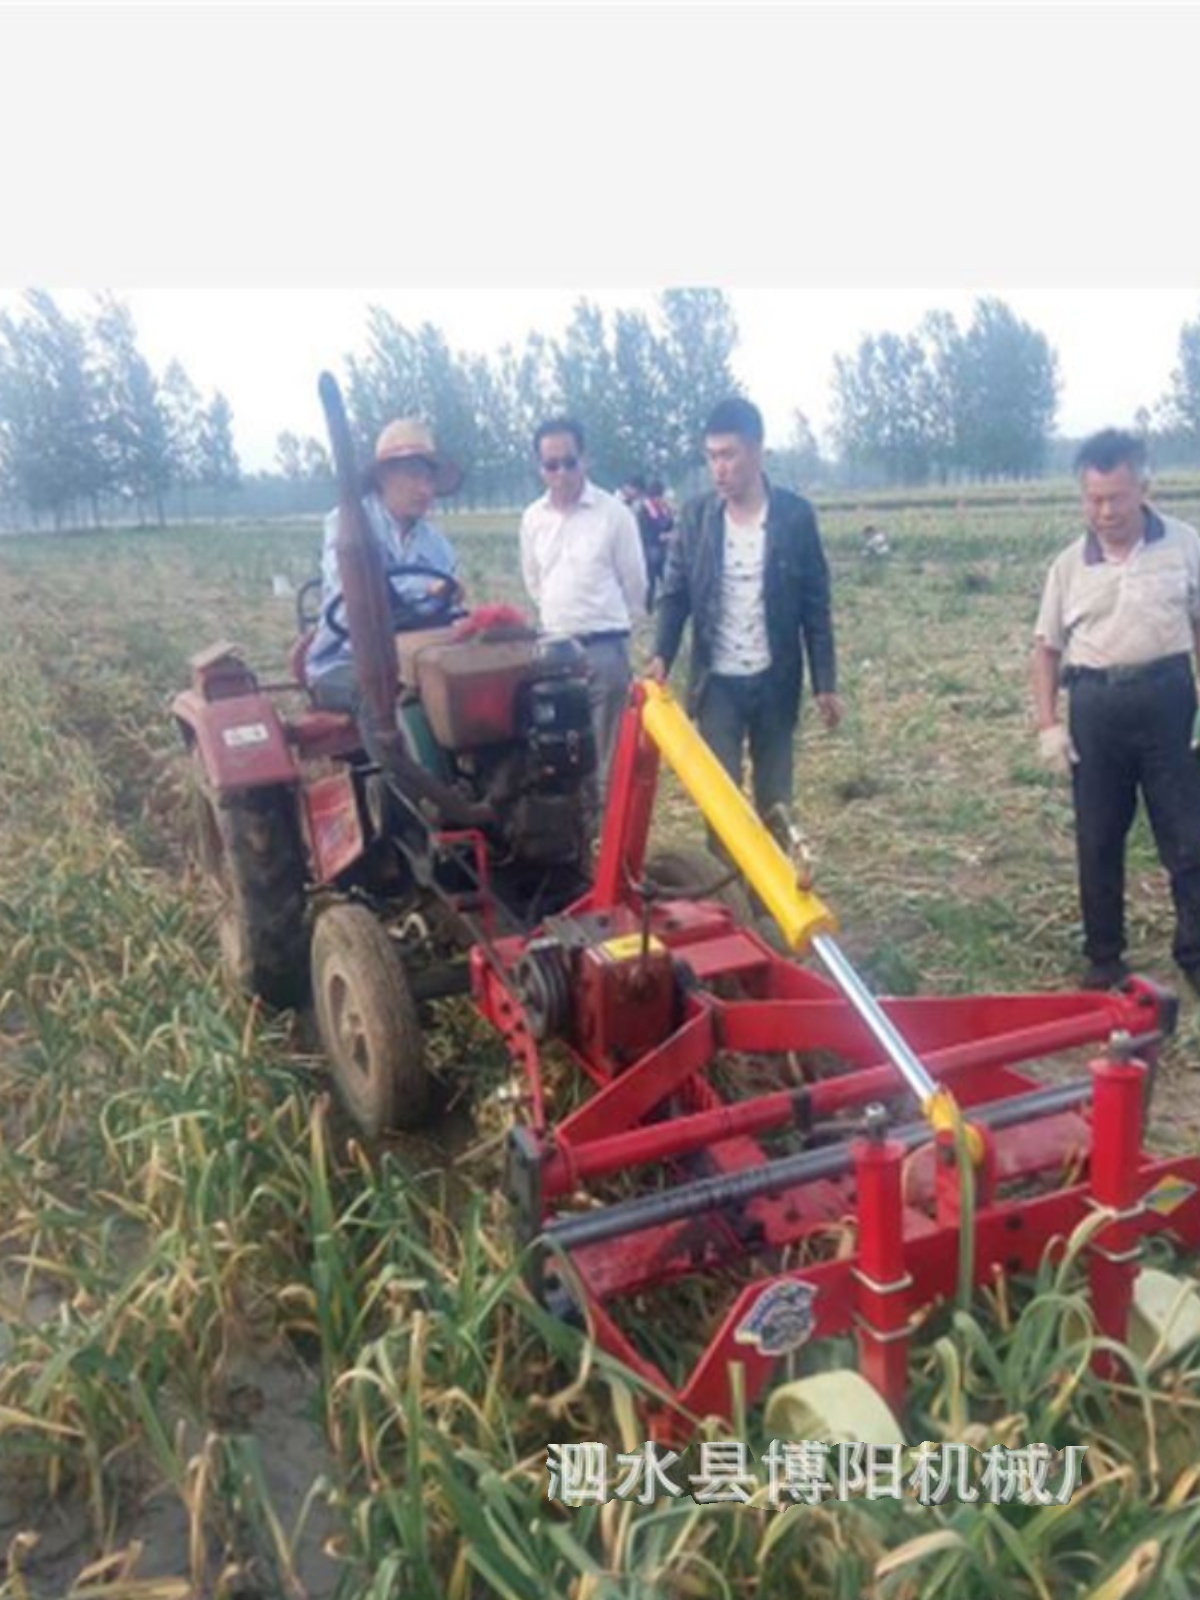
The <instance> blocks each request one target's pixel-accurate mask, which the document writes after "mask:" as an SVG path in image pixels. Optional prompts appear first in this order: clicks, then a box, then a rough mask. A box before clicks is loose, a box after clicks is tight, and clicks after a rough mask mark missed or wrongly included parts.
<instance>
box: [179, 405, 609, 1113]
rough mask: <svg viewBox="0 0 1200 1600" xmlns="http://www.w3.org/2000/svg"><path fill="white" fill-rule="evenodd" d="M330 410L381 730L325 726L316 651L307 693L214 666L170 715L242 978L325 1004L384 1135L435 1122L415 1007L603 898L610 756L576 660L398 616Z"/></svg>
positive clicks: (239, 669) (350, 1074) (567, 649)
mask: <svg viewBox="0 0 1200 1600" xmlns="http://www.w3.org/2000/svg"><path fill="white" fill-rule="evenodd" d="M321 392H322V399H323V402H324V404H325V406H326V411H327V417H328V421H329V426H330V432H331V436H332V438H333V441H334V447H335V457H336V460H337V463H338V472H339V488H340V496H339V518H340V520H339V534H338V540H339V546H338V553H339V564H340V567H341V571H342V577H343V586H344V609H343V606H342V604H341V603H339V605H338V612H339V615H338V617H337V618H331V619H330V620H331V622H332V623H333V625H334V626H341V627H344V628H346V630H347V631H348V632H349V635H350V638H351V640H352V642H353V655H354V660H355V664H356V668H357V672H358V678H359V683H360V686H361V689H362V703H363V711H362V714H361V715H360V716H359V717H358V718H355V717H352V716H350V715H345V714H341V713H335V712H330V711H321V710H317V709H314V707H313V705H312V703H311V700H309V699H308V697H307V695H306V693H305V683H304V670H303V666H304V654H305V645H306V643H307V638H306V636H305V634H304V633H303V632H302V634H301V637H300V639H299V640H298V642H297V648H296V649H295V650H294V651H293V668H294V671H295V682H294V683H292V684H284V685H263V684H262V683H260V682H259V680H258V679H257V677H256V675H255V674H254V672H253V671H251V669H250V667H249V666H248V665H247V664H246V662H245V661H244V660H243V659H242V658H241V656H240V655H239V653H238V652H237V650H236V649H235V648H234V647H233V646H231V645H228V644H217V645H214V646H213V647H212V648H210V649H209V650H206V651H205V652H204V653H203V654H201V655H199V656H197V657H196V658H195V659H194V660H193V662H192V682H191V687H190V688H188V689H187V690H185V691H184V692H182V693H181V694H179V695H178V696H177V697H176V699H175V701H174V704H173V712H174V716H175V718H176V721H177V723H178V725H179V728H180V731H181V734H182V737H183V740H184V743H185V745H186V747H187V749H188V750H189V752H190V754H191V758H192V764H193V773H194V778H195V804H196V811H197V832H198V842H199V852H198V853H199V857H200V862H201V865H202V867H203V868H204V869H205V870H206V872H207V873H208V875H209V877H210V878H211V880H212V881H213V883H214V885H215V887H216V890H217V893H218V896H219V902H220V934H221V944H222V950H223V955H224V959H225V964H226V966H227V968H228V970H229V972H230V974H231V975H232V977H233V978H234V980H235V981H236V982H237V983H238V984H239V985H240V986H241V987H243V988H244V989H246V990H247V991H249V992H251V993H253V994H257V995H259V996H260V997H261V998H262V999H263V1000H265V1001H266V1002H268V1003H269V1004H271V1005H273V1006H292V1005H300V1004H302V1003H303V1002H305V1001H306V1000H307V999H308V997H309V995H310V994H311V997H312V1000H313V1004H314V1009H315V1014H316V1022H317V1027H318V1031H319V1034H320V1038H321V1043H322V1046H323V1048H324V1050H325V1052H326V1054H327V1056H328V1058H329V1061H330V1064H331V1066H332V1069H333V1074H334V1080H335V1083H336V1086H337V1088H338V1090H339V1092H340V1096H341V1098H342V1100H343V1101H344V1103H345V1105H346V1108H347V1109H348V1111H349V1112H350V1114H351V1116H352V1117H353V1119H354V1120H355V1121H356V1122H357V1123H358V1125H359V1126H360V1127H361V1128H362V1129H363V1131H364V1132H367V1133H368V1134H375V1133H379V1132H381V1131H384V1130H386V1129H389V1128H406V1127H412V1126H414V1125H416V1124H417V1123H419V1122H420V1121H421V1120H422V1119H423V1118H424V1117H425V1115H426V1114H427V1112H428V1109H429V1104H430V1092H431V1087H432V1085H431V1080H430V1078H429V1077H428V1075H427V1073H426V1071H425V1067H424V1050H423V1042H422V1035H421V1028H420V1025H419V1022H418V1002H420V1001H422V1000H426V999H431V998H436V997H439V996H443V995H448V994H453V993H461V992H464V991H465V990H466V989H467V987H468V985H469V972H468V966H467V962H466V955H467V952H468V951H469V950H470V949H471V948H472V947H473V946H476V945H478V944H479V943H480V942H481V941H482V942H484V943H486V942H487V941H488V940H491V939H494V938H498V937H504V936H512V935H516V934H521V933H523V932H526V931H528V930H530V929H532V928H534V927H535V926H537V924H538V923H539V922H540V921H541V920H542V919H543V918H545V917H546V916H548V915H551V914H552V913H554V912H556V911H559V910H561V909H562V908H563V907H565V906H566V905H568V904H570V903H571V902H572V901H574V900H576V899H578V897H579V895H580V894H581V893H583V892H584V891H585V889H586V888H587V885H588V876H587V863H588V856H589V839H588V834H587V826H586V808H585V806H584V805H583V804H582V800H583V797H584V794H585V792H586V789H587V785H588V783H589V780H590V779H591V776H592V774H593V772H594V769H595V743H594V738H593V734H592V731H591V721H590V715H589V709H588V699H587V683H586V676H585V664H584V656H583V652H582V650H581V649H580V647H579V646H578V645H577V644H576V643H575V642H574V641H573V640H570V639H561V638H539V637H538V636H537V635H536V634H535V633H534V632H533V631H532V630H531V629H529V628H528V627H526V626H524V625H523V624H522V623H521V622H520V620H519V619H518V618H515V617H514V616H512V615H505V614H504V613H503V612H502V611H501V610H500V608H490V609H486V608H485V609H484V610H481V611H477V612H475V613H466V612H463V611H462V610H461V607H460V606H459V605H458V603H457V602H458V598H459V591H457V589H456V588H452V589H448V590H447V591H446V594H447V599H446V601H445V605H444V613H443V615H442V616H440V617H434V618H433V619H432V620H433V622H434V623H435V624H436V625H434V626H431V625H430V620H431V619H430V618H429V616H428V613H427V612H426V613H425V614H424V615H422V616H420V617H417V616H415V615H408V614H405V613H404V612H403V609H401V611H400V612H399V614H397V613H396V611H395V608H394V607H389V603H388V601H387V600H386V599H385V598H383V597H385V596H387V595H388V594H389V593H390V592H391V591H390V588H389V585H388V584H387V583H386V581H385V580H384V575H383V569H382V564H381V560H380V556H379V552H378V547H377V545H376V544H375V542H374V540H373V539H372V537H371V534H370V529H369V527H368V526H367V524H366V520H365V518H364V516H363V513H362V508H361V503H360V500H359V496H358V491H357V486H356V485H357V479H356V474H355V470H354V464H353V454H352V450H351V446H350V440H349V434H348V430H347V428H346V423H345V418H344V414H343V412H342V408H341V400H340V396H339V395H338V393H337V389H336V385H334V383H333V381H332V379H323V380H322V389H321ZM434 576H438V577H445V576H446V574H434ZM302 593H303V592H302ZM301 613H302V621H303V620H304V617H303V608H301ZM308 620H311V619H308ZM281 691H282V693H281ZM284 695H286V699H284V698H283V696H284ZM298 699H299V700H301V709H300V710H299V712H298V714H294V713H289V712H288V711H286V710H285V709H284V705H285V704H287V703H288V702H291V704H292V705H295V703H296V702H297V700H298Z"/></svg>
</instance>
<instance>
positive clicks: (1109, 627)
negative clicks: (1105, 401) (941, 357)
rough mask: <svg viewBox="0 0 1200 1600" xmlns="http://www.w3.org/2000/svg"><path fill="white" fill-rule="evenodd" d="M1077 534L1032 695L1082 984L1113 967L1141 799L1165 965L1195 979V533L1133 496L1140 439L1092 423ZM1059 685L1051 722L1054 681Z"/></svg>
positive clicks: (1198, 870)
mask: <svg viewBox="0 0 1200 1600" xmlns="http://www.w3.org/2000/svg"><path fill="white" fill-rule="evenodd" d="M1075 465H1076V470H1077V471H1078V473H1079V477H1080V484H1081V488H1082V495H1083V521H1084V531H1083V534H1082V535H1081V537H1080V538H1078V539H1076V540H1075V542H1074V543H1073V544H1071V545H1069V546H1068V547H1067V548H1066V549H1065V550H1064V551H1063V552H1062V553H1061V554H1060V555H1059V556H1058V558H1057V559H1056V560H1055V562H1054V564H1053V565H1052V566H1051V568H1050V572H1049V575H1048V577H1047V579H1046V584H1045V590H1044V593H1043V595H1042V603H1041V609H1040V610H1039V612H1038V617H1037V624H1036V628H1035V640H1034V651H1033V697H1034V704H1035V708H1036V712H1037V719H1038V728H1039V734H1038V740H1039V746H1040V751H1041V756H1042V759H1043V760H1044V761H1045V762H1046V763H1047V764H1048V765H1049V766H1050V767H1051V768H1052V769H1053V770H1055V771H1057V772H1059V773H1061V774H1064V775H1068V774H1069V776H1070V778H1071V785H1072V793H1073V796H1074V802H1075V831H1076V852H1077V862H1078V874H1079V894H1080V902H1081V907H1082V912H1083V930H1084V954H1085V956H1086V958H1087V962H1088V966H1087V970H1086V972H1085V973H1084V975H1083V983H1084V985H1085V987H1087V988H1089V989H1107V988H1113V987H1116V986H1118V985H1119V984H1120V983H1122V982H1123V981H1124V979H1125V978H1126V977H1128V975H1129V969H1128V967H1127V966H1126V964H1125V960H1124V955H1125V844H1126V839H1127V838H1128V835H1129V829H1130V826H1131V825H1132V823H1133V819H1134V814H1135V812H1136V810H1137V803H1138V795H1139V793H1140V794H1141V797H1142V799H1143V800H1144V801H1145V805H1146V810H1147V812H1148V813H1149V817H1150V826H1151V828H1152V829H1153V832H1154V840H1155V844H1156V845H1157V848H1158V854H1159V859H1160V860H1161V862H1162V864H1163V866H1164V867H1165V869H1166V871H1167V873H1168V875H1169V877H1170V882H1171V893H1172V895H1173V897H1174V902H1175V937H1174V946H1173V953H1174V957H1175V960H1176V962H1177V963H1178V965H1179V967H1180V968H1181V970H1182V972H1183V974H1184V976H1185V977H1186V978H1187V980H1188V982H1189V983H1190V984H1191V986H1192V988H1193V989H1197V990H1200V765H1198V764H1197V759H1196V757H1195V756H1194V755H1193V753H1192V750H1191V740H1192V729H1193V724H1194V721H1195V717H1196V687H1195V680H1194V677H1193V671H1192V659H1193V655H1194V654H1197V653H1200V534H1197V532H1196V530H1195V528H1193V527H1191V526H1190V525H1189V524H1188V523H1186V522H1181V521H1179V520H1178V519H1177V518H1175V517H1169V516H1166V515H1164V514H1163V513H1162V512H1160V511H1158V510H1156V509H1155V507H1154V506H1153V505H1152V504H1151V503H1150V502H1149V500H1148V499H1147V491H1148V480H1147V475H1146V449H1145V445H1144V444H1143V442H1142V440H1141V439H1140V438H1138V437H1137V435H1136V434H1131V433H1124V432H1121V431H1119V430H1118V429H1116V428H1106V429H1105V430H1104V431H1103V432H1102V433H1097V434H1095V435H1093V437H1092V438H1090V439H1088V440H1086V441H1085V442H1084V444H1083V445H1082V447H1081V448H1080V450H1079V453H1078V455H1077V457H1076V462H1075ZM1060 685H1062V686H1064V687H1065V688H1066V689H1067V691H1068V699H1067V720H1066V722H1063V721H1060V719H1059V711H1058V705H1059V686H1060Z"/></svg>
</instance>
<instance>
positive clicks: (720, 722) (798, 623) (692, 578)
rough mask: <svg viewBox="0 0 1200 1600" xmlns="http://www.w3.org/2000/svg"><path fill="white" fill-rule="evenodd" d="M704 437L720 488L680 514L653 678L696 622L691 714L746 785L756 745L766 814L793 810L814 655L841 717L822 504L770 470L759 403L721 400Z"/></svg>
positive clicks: (821, 704) (824, 699) (830, 714)
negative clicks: (769, 475)
mask: <svg viewBox="0 0 1200 1600" xmlns="http://www.w3.org/2000/svg"><path fill="white" fill-rule="evenodd" d="M704 435H705V437H704V448H705V454H706V456H707V458H708V466H709V471H710V473H711V474H712V480H713V491H712V492H711V493H709V494H706V495H702V496H700V498H699V499H697V500H693V501H691V502H690V503H689V504H688V505H686V506H685V507H684V509H683V512H682V514H681V517H680V523H679V535H678V537H677V538H676V539H675V540H674V542H673V543H672V545H671V550H670V554H669V556H668V558H667V570H666V574H665V576H664V578H663V586H662V593H661V596H660V598H659V609H658V636H657V641H656V646H655V649H656V654H655V657H654V659H653V661H652V662H651V663H650V669H649V671H650V676H651V677H654V678H657V679H658V680H659V681H660V682H661V681H663V680H665V678H666V676H667V674H668V673H669V672H670V670H671V666H672V664H673V662H674V660H675V656H676V653H677V652H678V650H679V644H680V640H681V638H682V636H683V629H684V625H685V624H686V622H687V620H688V618H689V616H690V617H691V620H692V662H691V675H690V680H689V684H688V698H687V707H688V711H689V713H690V714H691V715H692V716H693V717H694V718H696V719H697V720H698V722H699V725H700V731H701V732H702V733H703V734H704V737H705V738H706V739H707V740H708V743H709V744H710V745H711V747H712V749H713V750H714V752H715V753H716V755H717V757H718V758H719V760H720V762H721V764H722V766H723V767H724V768H725V770H726V771H727V772H728V773H729V774H730V776H731V777H732V778H733V779H734V781H735V782H736V783H739V784H740V783H741V781H742V761H743V750H744V746H745V744H746V742H747V739H748V741H749V746H750V761H751V765H752V768H753V780H754V803H755V807H756V808H757V810H758V813H759V815H760V816H762V817H764V818H765V817H769V816H770V815H771V813H772V812H774V811H776V810H777V808H778V807H780V806H782V807H783V808H784V810H785V812H789V813H790V807H791V799H792V744H793V739H794V735H795V730H796V723H797V720H798V718H799V714H800V689H801V684H802V681H803V677H804V656H805V654H807V656H808V665H809V670H810V672H811V674H812V682H813V690H814V693H815V696H816V702H817V709H818V711H819V712H820V714H821V719H822V721H823V722H824V724H825V726H826V727H827V728H835V727H836V726H837V724H838V722H839V721H840V720H841V714H842V712H841V702H840V700H839V699H838V696H837V668H836V658H835V651H834V640H833V618H832V615H831V612H830V596H829V569H828V567H827V565H826V562H825V552H824V550H823V549H822V546H821V538H820V534H819V532H818V530H817V519H816V515H815V514H814V512H813V508H812V506H811V505H810V504H809V503H808V501H807V500H804V499H802V498H801V496H800V495H797V494H792V493H791V492H790V491H789V490H787V489H777V488H775V487H773V486H772V485H771V484H770V483H768V482H767V479H766V477H765V475H764V473H763V462H762V457H763V422H762V415H761V413H760V412H759V410H758V408H757V406H754V405H752V404H751V403H750V401H749V400H743V399H741V398H735V399H730V400H723V401H721V403H720V404H719V405H718V406H716V408H715V409H714V410H713V412H712V414H711V415H710V417H709V418H708V422H707V425H706V427H705V430H704Z"/></svg>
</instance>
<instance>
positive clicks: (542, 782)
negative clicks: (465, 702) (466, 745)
mask: <svg viewBox="0 0 1200 1600" xmlns="http://www.w3.org/2000/svg"><path fill="white" fill-rule="evenodd" d="M513 724H514V725H513V735H514V737H513V741H512V743H511V744H510V745H509V746H508V747H507V748H505V749H502V750H500V751H498V752H497V754H496V756H495V757H494V758H493V762H494V764H493V763H486V762H481V767H484V768H485V770H483V771H481V772H480V778H481V779H482V791H483V798H484V799H485V800H487V801H488V803H489V804H490V805H491V806H492V807H493V808H494V809H495V811H496V812H497V814H498V815H499V817H500V818H501V828H502V830H503V833H504V839H505V844H506V845H507V847H508V849H509V851H510V852H511V854H512V856H513V857H514V858H517V859H519V860H522V861H528V862H546V863H550V862H556V861H572V860H578V858H579V853H580V844H581V838H582V830H583V825H584V820H585V818H584V805H583V800H584V793H585V785H586V784H587V782H588V780H589V779H590V778H591V777H592V775H593V774H594V772H595V770H596V740H595V735H594V733H593V731H592V718H591V710H590V707H589V705H588V688H587V678H586V666H585V664H584V658H583V653H582V651H581V650H580V649H579V646H578V645H576V644H575V642H574V641H573V640H567V639H546V640H543V641H541V642H540V643H539V644H538V646H537V648H536V655H535V657H534V660H533V661H532V663H531V665H530V669H529V675H528V677H527V678H526V679H525V680H524V681H523V682H522V683H520V684H519V685H518V686H517V689H516V692H515V695H514V699H513Z"/></svg>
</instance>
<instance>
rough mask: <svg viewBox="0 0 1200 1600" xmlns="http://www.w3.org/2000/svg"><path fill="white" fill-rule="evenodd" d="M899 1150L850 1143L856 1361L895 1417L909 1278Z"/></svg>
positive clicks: (902, 1379) (872, 1141) (903, 1377)
mask: <svg viewBox="0 0 1200 1600" xmlns="http://www.w3.org/2000/svg"><path fill="white" fill-rule="evenodd" d="M903 1163H904V1146H903V1145H902V1144H899V1143H898V1142H897V1141H895V1140H892V1139H880V1138H866V1139H859V1140H856V1141H855V1145H854V1171H855V1179H856V1182H857V1187H858V1261H857V1264H856V1266H855V1272H854V1276H855V1282H856V1284H857V1286H858V1317H857V1322H858V1358H859V1363H860V1365H861V1367H862V1371H863V1376H864V1377H865V1378H867V1379H868V1380H869V1382H871V1383H873V1384H874V1385H875V1387H876V1389H878V1390H879V1392H880V1394H881V1395H882V1396H883V1398H884V1399H885V1400H886V1401H887V1403H888V1404H889V1405H890V1406H891V1407H892V1409H893V1410H894V1411H897V1412H899V1411H901V1410H902V1409H903V1407H904V1402H905V1399H906V1397H907V1394H908V1345H909V1338H908V1318H909V1304H908V1302H909V1294H908V1291H909V1289H910V1288H911V1286H912V1278H911V1276H910V1274H909V1273H908V1271H907V1270H906V1268H905V1260H904V1207H903V1203H902V1191H901V1177H902V1170H903Z"/></svg>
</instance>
